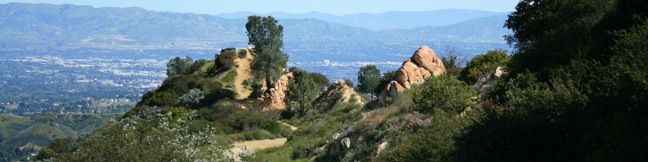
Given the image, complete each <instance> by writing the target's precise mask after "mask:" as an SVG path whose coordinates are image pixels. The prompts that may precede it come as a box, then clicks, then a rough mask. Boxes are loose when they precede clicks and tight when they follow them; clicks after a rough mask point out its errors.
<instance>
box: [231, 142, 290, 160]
mask: <svg viewBox="0 0 648 162" xmlns="http://www.w3.org/2000/svg"><path fill="white" fill-rule="evenodd" d="M287 140H288V139H286V138H275V139H266V140H252V141H240V142H236V143H234V147H232V148H231V149H229V151H228V152H227V153H226V155H227V156H229V157H231V158H232V159H234V161H241V160H240V159H239V155H240V154H241V153H242V152H243V151H244V150H249V151H252V152H254V151H257V150H260V149H267V148H273V147H279V146H282V145H284V144H285V143H286V141H287Z"/></svg>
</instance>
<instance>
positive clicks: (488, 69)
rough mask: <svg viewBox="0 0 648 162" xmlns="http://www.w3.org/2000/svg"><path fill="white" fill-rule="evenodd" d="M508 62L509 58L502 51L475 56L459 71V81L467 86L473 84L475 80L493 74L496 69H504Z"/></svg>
mask: <svg viewBox="0 0 648 162" xmlns="http://www.w3.org/2000/svg"><path fill="white" fill-rule="evenodd" d="M509 60H510V58H509V56H508V55H507V54H506V51H504V50H492V51H488V52H486V53H485V54H480V55H477V56H475V57H474V58H473V59H472V60H470V62H468V64H467V65H466V68H464V69H463V70H462V71H461V74H460V76H459V79H461V80H463V81H464V82H466V83H468V84H475V83H476V82H477V80H479V79H481V78H483V77H485V76H487V75H490V74H493V73H494V72H495V69H497V67H506V64H508V62H509Z"/></svg>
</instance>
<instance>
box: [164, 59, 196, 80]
mask: <svg viewBox="0 0 648 162" xmlns="http://www.w3.org/2000/svg"><path fill="white" fill-rule="evenodd" d="M192 64H193V59H191V57H189V56H185V57H184V58H181V57H175V58H173V59H171V60H170V61H169V62H168V63H167V72H166V74H167V76H174V75H183V74H188V73H189V71H190V70H191V65H192Z"/></svg>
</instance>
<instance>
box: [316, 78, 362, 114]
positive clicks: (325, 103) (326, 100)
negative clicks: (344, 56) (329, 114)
mask: <svg viewBox="0 0 648 162" xmlns="http://www.w3.org/2000/svg"><path fill="white" fill-rule="evenodd" d="M344 102H355V103H359V104H364V102H363V101H362V97H360V95H358V93H356V91H355V90H354V89H353V87H351V86H349V85H348V84H347V83H346V81H344V80H337V81H335V83H333V84H332V85H331V86H329V87H328V88H327V89H326V91H325V92H324V93H322V94H321V95H320V96H319V97H317V99H315V102H313V104H314V105H315V107H318V108H329V107H331V106H333V105H335V104H336V103H344Z"/></svg>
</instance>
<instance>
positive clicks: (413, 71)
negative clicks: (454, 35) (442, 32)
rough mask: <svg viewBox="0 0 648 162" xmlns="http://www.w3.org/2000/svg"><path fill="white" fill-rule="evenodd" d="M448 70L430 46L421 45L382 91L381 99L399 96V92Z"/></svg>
mask: <svg viewBox="0 0 648 162" xmlns="http://www.w3.org/2000/svg"><path fill="white" fill-rule="evenodd" d="M445 72H446V69H445V66H443V62H442V61H441V59H439V58H438V57H437V56H436V53H434V50H432V48H430V47H429V46H421V47H419V48H418V50H416V52H414V54H413V55H412V57H411V58H410V59H407V60H405V62H403V65H402V66H401V68H399V69H398V70H397V71H396V73H395V74H394V76H393V78H392V81H391V82H390V83H389V84H387V86H386V87H385V88H384V89H383V91H382V92H381V93H380V95H379V98H380V100H382V101H384V100H385V99H387V98H392V97H396V96H398V94H399V93H401V92H403V91H405V90H407V89H410V88H412V86H413V85H417V84H421V83H423V82H425V80H427V79H428V78H430V77H432V76H439V75H441V74H444V73H445Z"/></svg>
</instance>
